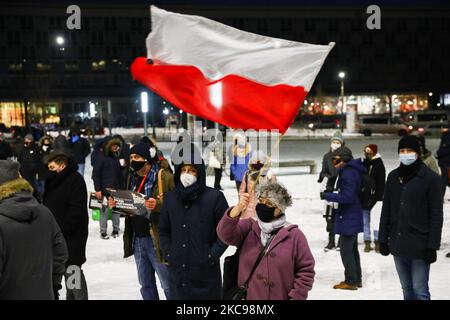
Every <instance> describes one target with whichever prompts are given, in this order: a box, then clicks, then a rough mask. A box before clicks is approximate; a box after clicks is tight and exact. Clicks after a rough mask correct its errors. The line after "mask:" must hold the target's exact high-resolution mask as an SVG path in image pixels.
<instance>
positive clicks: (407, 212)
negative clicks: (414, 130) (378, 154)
mask: <svg viewBox="0 0 450 320" xmlns="http://www.w3.org/2000/svg"><path fill="white" fill-rule="evenodd" d="M398 152H399V160H400V166H399V167H398V168H397V169H394V170H393V171H391V172H390V173H389V175H388V178H387V181H386V187H385V191H384V197H383V207H382V211H381V219H380V232H379V241H380V253H381V254H382V255H383V256H388V255H389V254H392V255H393V256H394V262H395V267H396V269H397V273H398V276H399V278H400V283H401V286H402V289H403V297H404V299H405V300H416V299H418V300H429V299H430V298H431V297H430V291H429V287H428V279H429V273H430V264H432V263H433V262H435V261H436V251H437V250H439V248H440V244H441V233H442V224H443V203H442V193H441V192H442V191H441V185H440V183H441V179H440V177H439V176H438V175H437V174H436V173H435V172H434V171H432V170H431V169H430V168H428V167H427V166H426V165H425V164H424V163H423V162H422V161H421V160H420V156H419V154H420V145H419V139H418V138H417V137H416V136H404V137H403V138H402V139H401V140H400V141H399V143H398Z"/></svg>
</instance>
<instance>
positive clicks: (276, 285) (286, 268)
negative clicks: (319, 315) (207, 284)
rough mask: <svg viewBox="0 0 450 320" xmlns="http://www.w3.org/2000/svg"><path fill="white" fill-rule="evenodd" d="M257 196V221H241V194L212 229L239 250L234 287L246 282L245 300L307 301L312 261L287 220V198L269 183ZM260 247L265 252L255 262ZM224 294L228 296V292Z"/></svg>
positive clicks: (245, 198)
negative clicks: (237, 200) (258, 260)
mask: <svg viewBox="0 0 450 320" xmlns="http://www.w3.org/2000/svg"><path fill="white" fill-rule="evenodd" d="M257 196H258V204H257V206H256V216H257V217H256V219H240V216H241V214H243V213H244V211H245V208H246V207H247V206H248V204H249V201H250V195H249V194H248V193H245V194H243V195H241V197H240V198H239V202H238V204H237V205H236V206H234V207H231V208H229V209H228V210H227V211H226V212H225V214H224V216H223V218H222V219H221V220H220V223H219V225H218V226H217V234H218V235H219V238H220V239H221V240H222V241H223V242H225V243H226V244H228V245H231V246H236V247H238V248H239V249H238V250H239V256H240V258H239V271H238V281H237V285H238V286H242V285H244V284H245V283H246V281H248V286H247V287H248V289H247V294H246V298H245V299H246V300H306V299H307V297H308V292H309V291H310V290H311V288H312V286H313V283H314V276H315V271H314V265H315V261H314V258H313V256H312V254H311V250H310V248H309V245H308V241H307V239H306V237H305V235H304V234H303V233H302V231H301V230H300V229H299V227H298V226H297V225H294V224H291V223H289V222H288V221H287V218H286V210H287V208H288V207H290V206H292V198H291V195H290V194H289V192H288V191H287V189H286V188H285V187H283V186H282V185H280V184H279V183H276V182H271V181H269V182H267V183H263V184H259V185H258V187H257ZM261 248H264V250H266V253H265V255H264V256H263V257H262V259H261V261H260V262H259V263H258V264H256V262H257V259H258V256H259V255H260V252H261ZM255 266H256V267H255ZM253 268H255V269H254V273H253V274H252V275H250V273H251V271H252V269H253ZM226 276H227V275H225V274H224V282H225V279H226ZM248 279H249V280H248ZM227 289H228V288H227V287H225V288H224V290H227ZM224 296H225V298H228V297H227V296H228V292H224Z"/></svg>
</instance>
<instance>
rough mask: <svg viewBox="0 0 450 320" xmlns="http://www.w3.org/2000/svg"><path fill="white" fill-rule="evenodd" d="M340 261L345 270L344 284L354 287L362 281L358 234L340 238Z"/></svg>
mask: <svg viewBox="0 0 450 320" xmlns="http://www.w3.org/2000/svg"><path fill="white" fill-rule="evenodd" d="M340 241H341V259H342V263H343V264H344V268H345V282H346V283H347V284H350V285H354V286H356V285H357V284H358V283H360V282H361V281H362V274H361V261H360V259H359V252H358V234H355V235H351V236H343V235H341V237H340Z"/></svg>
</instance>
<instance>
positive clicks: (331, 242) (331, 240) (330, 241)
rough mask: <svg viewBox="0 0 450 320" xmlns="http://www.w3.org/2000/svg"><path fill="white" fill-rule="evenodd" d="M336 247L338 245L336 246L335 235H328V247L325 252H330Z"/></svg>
mask: <svg viewBox="0 0 450 320" xmlns="http://www.w3.org/2000/svg"><path fill="white" fill-rule="evenodd" d="M335 246H336V245H335V244H334V234H332V233H329V234H328V244H327V246H326V247H325V248H324V251H325V252H328V251H330V250H332V249H334V248H335Z"/></svg>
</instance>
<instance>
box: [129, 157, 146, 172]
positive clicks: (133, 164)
mask: <svg viewBox="0 0 450 320" xmlns="http://www.w3.org/2000/svg"><path fill="white" fill-rule="evenodd" d="M146 162H147V161H134V160H133V161H131V163H130V168H131V170H133V171H139V170H141V169H142V168H143V167H144V166H145V163H146Z"/></svg>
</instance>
